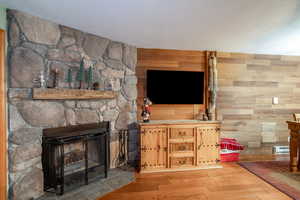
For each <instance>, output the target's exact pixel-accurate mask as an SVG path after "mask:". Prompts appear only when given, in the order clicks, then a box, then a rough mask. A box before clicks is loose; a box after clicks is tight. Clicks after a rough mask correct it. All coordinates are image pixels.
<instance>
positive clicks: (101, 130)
mask: <svg viewBox="0 0 300 200" xmlns="http://www.w3.org/2000/svg"><path fill="white" fill-rule="evenodd" d="M101 139H104V144H105V147H104V151H105V153H104V155H105V158H104V173H105V178H107V174H108V169H109V155H110V148H109V146H110V145H109V144H110V143H109V141H110V123H109V122H101V123H93V124H84V125H74V126H68V127H59V128H49V129H44V130H43V138H42V148H43V151H42V165H43V172H44V191H47V192H53V190H54V191H55V192H56V194H59V195H63V194H64V190H65V188H64V186H65V157H64V146H65V145H66V144H70V143H76V142H82V144H83V146H84V163H85V169H84V171H83V170H82V171H80V172H84V182H85V184H86V185H87V184H88V183H89V178H88V173H89V171H90V170H92V169H94V168H96V167H101V166H102V165H101V164H99V165H97V166H93V167H89V166H88V142H89V141H91V140H101ZM99 155H100V154H99ZM100 159H101V158H100V157H99V160H100ZM71 175H72V174H71ZM69 176H70V175H69Z"/></svg>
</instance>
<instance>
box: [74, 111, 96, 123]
mask: <svg viewBox="0 0 300 200" xmlns="http://www.w3.org/2000/svg"><path fill="white" fill-rule="evenodd" d="M75 114H76V122H77V123H78V124H86V123H95V122H98V121H99V117H98V114H97V112H96V111H93V110H76V111H75Z"/></svg>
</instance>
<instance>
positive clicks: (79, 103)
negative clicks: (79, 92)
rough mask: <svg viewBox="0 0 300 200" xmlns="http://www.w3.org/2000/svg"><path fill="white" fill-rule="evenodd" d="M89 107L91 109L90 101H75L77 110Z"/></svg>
mask: <svg viewBox="0 0 300 200" xmlns="http://www.w3.org/2000/svg"><path fill="white" fill-rule="evenodd" d="M90 107H91V103H90V101H84V100H80V101H77V108H90Z"/></svg>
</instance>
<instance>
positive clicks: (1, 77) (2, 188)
mask: <svg viewBox="0 0 300 200" xmlns="http://www.w3.org/2000/svg"><path fill="white" fill-rule="evenodd" d="M0 107H1V110H0V200H4V199H6V196H7V195H6V190H7V189H6V186H7V167H6V166H7V156H6V152H7V147H6V131H7V126H6V124H7V120H6V78H5V31H4V30H0Z"/></svg>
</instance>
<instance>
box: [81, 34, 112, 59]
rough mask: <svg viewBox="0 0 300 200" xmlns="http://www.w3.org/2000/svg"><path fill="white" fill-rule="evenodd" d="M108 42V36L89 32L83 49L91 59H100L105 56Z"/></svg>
mask: <svg viewBox="0 0 300 200" xmlns="http://www.w3.org/2000/svg"><path fill="white" fill-rule="evenodd" d="M108 44H109V40H108V39H106V38H102V37H99V36H95V35H91V34H87V35H86V39H85V41H84V45H83V49H84V51H85V52H86V54H87V55H88V56H89V57H90V58H91V59H93V60H98V59H99V58H100V57H102V56H103V54H104V52H105V50H106V48H107V46H108Z"/></svg>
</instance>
